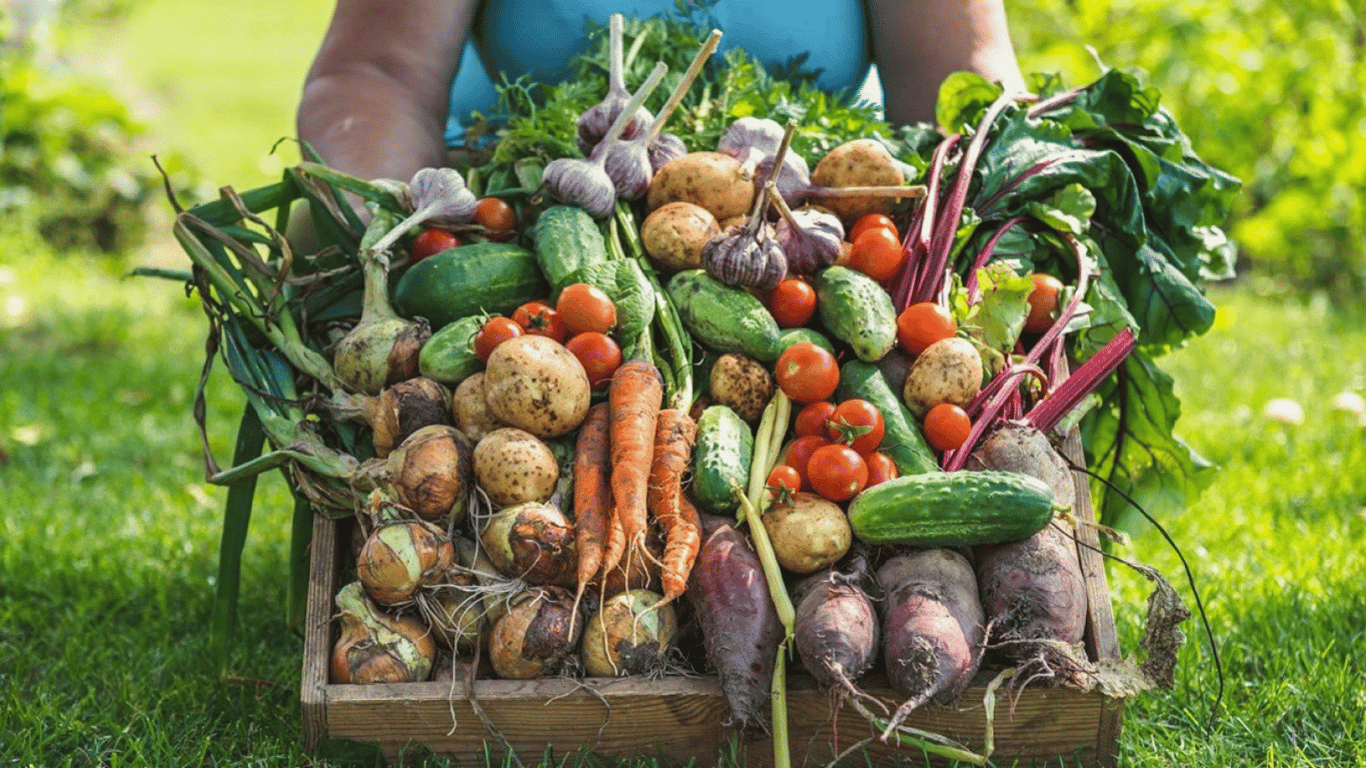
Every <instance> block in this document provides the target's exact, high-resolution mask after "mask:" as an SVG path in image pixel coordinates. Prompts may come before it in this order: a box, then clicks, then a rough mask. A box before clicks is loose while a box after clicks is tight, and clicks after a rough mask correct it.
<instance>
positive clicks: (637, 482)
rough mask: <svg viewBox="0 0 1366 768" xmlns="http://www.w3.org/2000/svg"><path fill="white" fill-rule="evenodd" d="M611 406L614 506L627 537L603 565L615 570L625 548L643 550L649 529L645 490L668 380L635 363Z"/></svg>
mask: <svg viewBox="0 0 1366 768" xmlns="http://www.w3.org/2000/svg"><path fill="white" fill-rule="evenodd" d="M607 402H608V404H609V405H610V407H611V425H610V428H609V431H610V441H611V445H612V448H611V454H612V479H611V487H612V503H613V509H614V511H615V516H616V518H617V519H618V520H620V521H621V529H622V534H623V537H624V542H623V547H622V551H621V552H614V551H613V549H612V547H610V546H609V547H608V551H607V553H606V555H605V557H604V560H603V570H604V571H610V570H612V569H613V568H615V567H617V565H618V564H619V563H620V562H621V557H622V555H623V554H624V553H625V550H626V549H628V548H629V549H631V550H632V551H633V552H634V551H644V542H645V528H646V526H647V525H648V524H649V515H648V507H647V505H646V489H647V487H648V486H649V481H650V466H651V463H652V459H653V454H654V444H655V424H656V422H657V421H658V420H659V408H660V406H661V405H663V403H664V381H663V379H662V378H661V377H660V375H659V369H657V368H655V366H654V364H653V363H650V362H648V361H645V360H630V361H627V362H625V363H623V364H622V365H621V367H620V368H617V370H616V373H614V374H612V384H611V389H609V390H608V392H607Z"/></svg>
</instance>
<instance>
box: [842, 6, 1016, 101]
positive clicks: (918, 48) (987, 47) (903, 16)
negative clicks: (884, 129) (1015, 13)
mask: <svg viewBox="0 0 1366 768" xmlns="http://www.w3.org/2000/svg"><path fill="white" fill-rule="evenodd" d="M867 2H868V22H869V25H870V27H871V34H872V41H873V59H874V61H876V62H877V67H878V74H879V76H880V77H881V79H882V91H883V104H884V107H885V110H886V119H887V121H888V122H890V123H892V124H894V125H904V124H907V123H914V122H918V121H924V122H933V121H934V102H935V99H936V97H937V96H938V95H939V84H940V83H942V82H943V80H944V78H945V77H947V76H948V75H949V74H951V73H953V72H956V71H959V70H967V71H971V72H976V73H978V74H980V75H982V76H984V77H986V78H987V79H988V80H991V81H1000V82H1002V83H1004V84H1005V86H1006V88H1007V89H1018V90H1023V89H1024V78H1023V76H1022V75H1021V74H1020V66H1019V63H1018V62H1017V61H1016V59H1015V48H1014V46H1012V45H1011V42H1010V32H1009V29H1008V28H1007V26H1006V12H1005V6H1004V0H867Z"/></svg>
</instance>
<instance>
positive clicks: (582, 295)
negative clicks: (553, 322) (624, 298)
mask: <svg viewBox="0 0 1366 768" xmlns="http://www.w3.org/2000/svg"><path fill="white" fill-rule="evenodd" d="M555 311H556V312H558V313H559V315H560V319H561V320H563V321H564V327H565V331H566V332H567V333H568V334H569V335H570V336H573V335H574V334H576V333H586V332H588V331H597V332H598V333H608V332H609V331H611V330H612V328H613V327H615V326H616V324H617V305H616V304H613V303H612V299H611V297H609V296H608V295H607V293H606V292H605V291H603V290H602V289H601V288H599V287H597V286H595V285H589V284H588V283H573V284H571V285H566V286H565V287H564V290H562V291H560V295H559V298H557V299H555Z"/></svg>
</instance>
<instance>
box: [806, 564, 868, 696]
mask: <svg viewBox="0 0 1366 768" xmlns="http://www.w3.org/2000/svg"><path fill="white" fill-rule="evenodd" d="M859 562H862V561H861V560H860V561H859ZM859 577H860V574H859V573H857V572H855V573H851V574H846V573H841V572H839V571H836V570H834V569H828V570H825V571H821V572H820V573H816V574H812V575H811V576H808V577H807V578H805V579H803V580H802V581H800V582H798V584H797V586H796V587H795V588H794V589H793V600H794V601H795V602H796V606H797V615H796V622H795V624H794V628H793V629H794V633H795V638H796V646H797V655H798V656H799V657H800V658H801V661H802V666H804V667H805V668H806V670H807V671H808V672H810V673H811V676H812V677H814V678H815V679H816V682H818V683H820V684H821V686H822V687H824V688H827V689H833V690H842V691H844V692H846V693H848V694H850V695H855V696H862V695H863V694H862V692H861V691H860V690H859V689H858V687H857V686H855V685H854V681H855V680H857V679H858V678H859V677H860V676H861V675H863V673H865V672H867V671H868V670H869V669H870V668H871V667H872V665H873V663H874V662H875V661H876V660H877V648H878V620H877V612H876V611H875V610H874V608H873V601H872V599H871V598H870V597H869V596H868V593H867V592H866V591H864V589H863V587H862V586H861V585H860V583H859V581H860V578H859Z"/></svg>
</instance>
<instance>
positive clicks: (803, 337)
mask: <svg viewBox="0 0 1366 768" xmlns="http://www.w3.org/2000/svg"><path fill="white" fill-rule="evenodd" d="M799 341H809V342H811V343H812V344H815V345H816V346H818V347H820V348H822V349H824V350H825V351H826V352H829V353H830V354H832V355H833V354H835V345H834V344H831V343H830V340H829V339H827V338H825V334H823V333H821V332H820V331H818V330H816V329H815V328H788V329H787V330H785V331H783V332H782V333H781V334H779V336H778V354H780V355H781V354H782V353H783V352H785V351H786V350H787V348H788V347H790V346H792V345H793V344H796V343H797V342H799Z"/></svg>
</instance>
